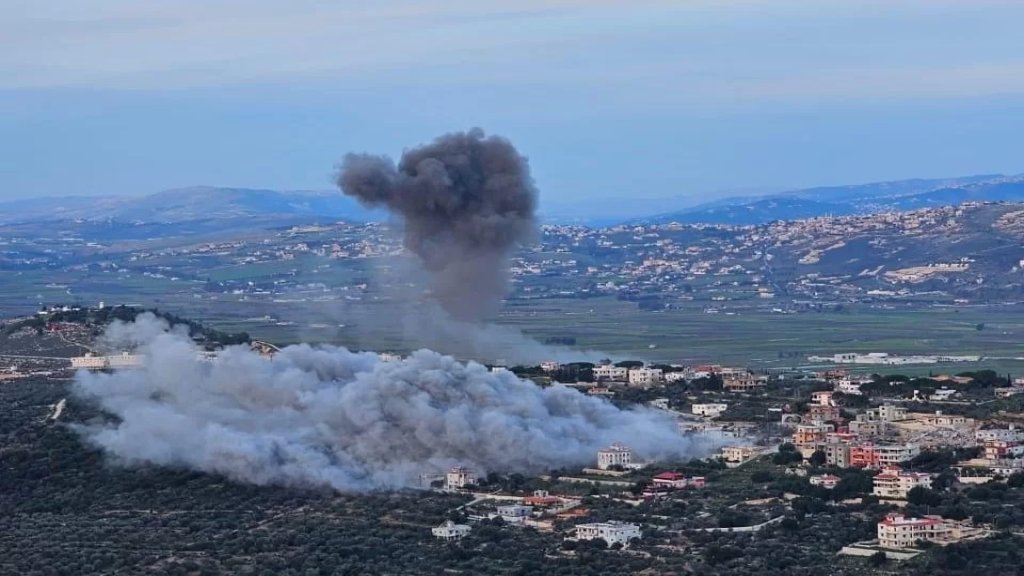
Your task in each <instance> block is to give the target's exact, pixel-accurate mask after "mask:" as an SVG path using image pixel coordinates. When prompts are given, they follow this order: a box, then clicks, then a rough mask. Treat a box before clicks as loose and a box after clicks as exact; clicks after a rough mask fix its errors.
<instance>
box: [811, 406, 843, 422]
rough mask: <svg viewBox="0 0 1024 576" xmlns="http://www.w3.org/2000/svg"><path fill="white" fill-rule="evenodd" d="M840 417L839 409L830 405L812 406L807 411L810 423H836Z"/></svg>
mask: <svg viewBox="0 0 1024 576" xmlns="http://www.w3.org/2000/svg"><path fill="white" fill-rule="evenodd" d="M841 417H842V416H841V414H840V412H839V407H838V406H834V405H831V404H812V405H811V406H810V408H808V410H807V419H808V420H810V421H811V422H838V421H839V420H840V419H841Z"/></svg>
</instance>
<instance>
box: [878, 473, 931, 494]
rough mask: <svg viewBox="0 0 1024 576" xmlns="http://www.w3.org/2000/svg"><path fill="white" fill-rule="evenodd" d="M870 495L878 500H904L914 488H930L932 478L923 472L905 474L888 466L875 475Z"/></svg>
mask: <svg viewBox="0 0 1024 576" xmlns="http://www.w3.org/2000/svg"><path fill="white" fill-rule="evenodd" d="M873 482H874V490H873V491H872V494H874V495H875V496H878V497H879V498H887V499H894V500H906V499H907V494H909V493H910V491H911V490H913V489H914V488H918V487H920V488H931V487H932V476H931V474H925V473H923V472H907V471H904V470H901V469H900V468H899V467H896V466H890V467H887V468H885V469H884V470H882V472H880V473H879V474H877V475H875V477H874V479H873Z"/></svg>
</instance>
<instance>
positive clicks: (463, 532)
mask: <svg viewBox="0 0 1024 576" xmlns="http://www.w3.org/2000/svg"><path fill="white" fill-rule="evenodd" d="M470 530H471V528H470V527H469V526H467V525H465V524H456V523H454V522H452V521H451V520H449V521H447V522H445V523H444V524H441V525H440V526H437V527H434V528H431V529H430V532H431V533H432V534H433V535H434V537H435V538H440V539H441V540H446V541H451V540H461V539H463V538H465V537H466V536H468V535H469V531H470Z"/></svg>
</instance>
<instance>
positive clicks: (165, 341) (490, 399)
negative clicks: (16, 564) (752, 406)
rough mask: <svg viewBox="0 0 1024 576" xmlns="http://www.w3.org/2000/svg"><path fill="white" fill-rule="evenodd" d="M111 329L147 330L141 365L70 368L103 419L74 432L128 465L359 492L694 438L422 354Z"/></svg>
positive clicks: (689, 452) (558, 391) (665, 418)
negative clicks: (393, 358) (205, 344)
mask: <svg viewBox="0 0 1024 576" xmlns="http://www.w3.org/2000/svg"><path fill="white" fill-rule="evenodd" d="M113 330H114V331H116V333H117V334H118V336H119V337H121V338H125V337H128V338H132V337H133V335H134V338H135V339H136V340H137V341H138V340H141V339H142V337H143V336H144V337H145V338H147V339H148V340H145V341H144V343H143V344H142V346H141V348H140V350H141V351H142V352H143V353H144V354H145V355H146V363H145V367H144V369H142V370H135V371H123V372H115V373H90V372H84V371H83V372H80V373H79V374H78V375H77V376H76V378H75V383H74V390H75V393H76V394H77V395H79V396H80V397H84V398H87V399H91V400H93V401H95V402H97V403H98V404H99V405H100V406H101V407H102V408H103V409H104V410H105V411H107V412H109V413H110V414H111V415H113V416H114V417H115V419H114V421H113V422H110V423H106V424H93V425H79V426H78V427H77V430H78V431H79V432H80V433H81V434H82V435H83V436H84V437H85V438H86V439H87V440H88V441H89V442H91V443H93V444H95V445H97V446H99V447H101V448H102V449H104V450H105V451H107V452H108V453H109V454H111V455H113V456H114V457H115V458H116V459H117V460H119V461H120V462H122V463H125V464H129V465H131V464H137V463H152V464H159V465H170V466H184V467H188V468H191V469H195V470H200V471H205V472H211V473H217V474H223V475H225V476H227V477H230V478H232V479H234V480H238V481H244V482H252V483H256V484H286V485H327V486H331V487H334V488H336V489H339V490H366V489H380V488H395V487H404V486H415V485H417V484H418V479H419V476H420V474H423V473H437V472H442V471H444V470H445V469H447V468H448V467H450V466H452V465H456V464H462V465H467V466H470V467H473V468H475V469H476V470H477V471H478V473H487V472H523V473H529V472H538V471H545V470H549V469H552V468H558V467H562V466H570V465H582V464H586V463H589V462H592V461H593V460H594V458H595V453H596V451H597V450H598V449H599V448H601V447H604V446H606V445H608V444H610V443H612V442H616V441H618V442H623V443H625V444H627V445H629V446H631V447H632V448H633V449H634V451H635V453H636V454H637V456H638V457H641V458H659V457H673V458H679V457H687V456H694V455H697V454H698V453H699V452H702V448H704V447H703V446H701V445H699V444H697V443H696V441H694V440H691V439H688V438H685V437H683V436H681V435H680V434H679V433H678V431H677V427H676V424H675V421H674V419H673V418H672V417H671V416H670V415H668V414H666V413H664V412H659V411H654V410H650V409H647V408H637V409H632V410H621V409H619V408H616V407H615V406H613V405H612V404H610V403H609V402H607V401H606V400H603V399H598V398H594V397H590V396H587V395H585V394H582V393H580V392H578V391H576V390H574V389H571V388H568V387H565V386H561V385H556V386H552V387H549V388H540V387H538V386H536V385H535V384H533V383H532V382H529V381H525V380H521V379H519V378H517V377H516V376H514V375H513V374H512V373H510V372H506V371H502V372H498V373H492V372H490V371H489V370H488V369H487V368H486V367H485V366H482V365H480V364H476V363H473V362H469V363H465V364H463V363H460V362H458V361H456V360H454V359H453V358H451V357H449V356H443V355H440V354H437V353H435V352H431V351H428V350H420V351H418V352H415V353H414V354H412V355H411V356H410V357H408V358H407V359H405V360H403V361H400V362H384V361H381V360H380V358H379V357H378V356H377V355H376V354H374V353H366V352H364V353H355V352H351V351H349V350H346V349H344V348H336V347H320V348H313V347H310V346H308V345H298V346H289V347H287V348H285V349H284V350H282V351H281V352H280V353H279V354H277V355H276V356H275V357H274V358H273V359H272V360H270V359H267V358H264V357H261V356H259V355H258V354H256V353H255V352H252V351H251V350H249V349H248V348H245V347H232V348H228V349H226V350H224V351H223V352H222V353H221V354H220V355H219V356H218V357H217V358H216V359H214V360H212V361H210V360H202V359H200V358H199V355H198V354H197V348H196V347H195V345H194V344H193V343H192V341H191V340H190V339H189V338H188V337H187V336H186V335H184V334H183V333H181V332H178V331H174V330H168V327H167V325H166V323H163V322H162V321H160V320H157V319H156V318H155V317H153V316H152V315H143V316H140V317H139V319H138V320H137V321H136V322H135V323H133V324H121V325H118V326H117V327H116V328H113Z"/></svg>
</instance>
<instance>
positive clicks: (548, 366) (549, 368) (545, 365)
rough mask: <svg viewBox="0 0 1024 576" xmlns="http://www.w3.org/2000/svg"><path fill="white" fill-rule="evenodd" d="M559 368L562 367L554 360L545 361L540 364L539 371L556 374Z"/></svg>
mask: <svg viewBox="0 0 1024 576" xmlns="http://www.w3.org/2000/svg"><path fill="white" fill-rule="evenodd" d="M561 367H562V365H561V364H559V363H558V362H555V361H554V360H547V361H545V362H541V363H540V369H541V370H543V371H545V372H558V370H559V369H560V368H561Z"/></svg>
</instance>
